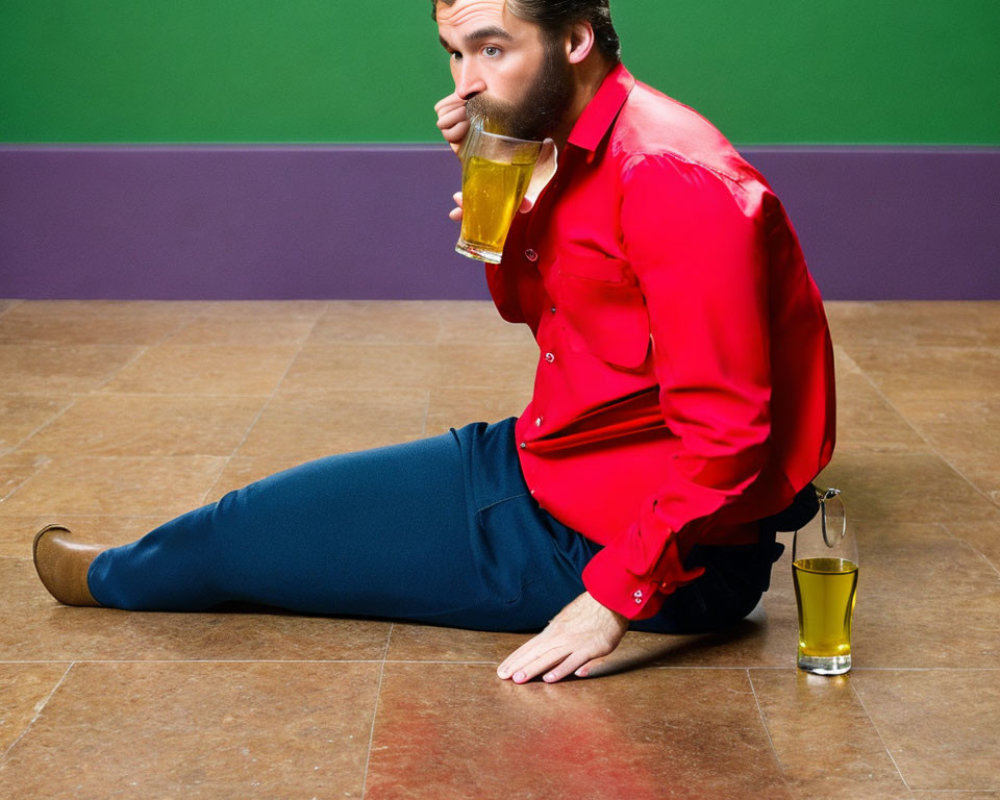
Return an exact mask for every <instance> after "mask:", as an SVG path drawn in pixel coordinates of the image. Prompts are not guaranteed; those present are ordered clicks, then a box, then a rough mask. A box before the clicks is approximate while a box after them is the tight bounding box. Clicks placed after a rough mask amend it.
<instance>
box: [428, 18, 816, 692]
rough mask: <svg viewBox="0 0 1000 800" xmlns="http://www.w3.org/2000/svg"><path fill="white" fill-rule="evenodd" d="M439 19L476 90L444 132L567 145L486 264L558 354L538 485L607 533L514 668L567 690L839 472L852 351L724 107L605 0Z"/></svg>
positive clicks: (532, 416)
mask: <svg viewBox="0 0 1000 800" xmlns="http://www.w3.org/2000/svg"><path fill="white" fill-rule="evenodd" d="M434 10H435V17H436V19H437V22H438V28H439V31H440V36H441V42H442V44H443V45H444V47H445V49H446V50H447V51H448V52H449V54H450V55H451V65H452V76H453V78H454V81H455V93H454V94H452V95H449V96H448V97H446V98H445V99H444V100H442V101H441V102H439V103H438V105H437V107H436V110H437V112H438V116H439V118H438V125H439V127H440V128H441V130H442V131H443V133H444V136H445V138H446V139H447V140H448V141H449V142H451V143H452V144H453V145H455V144H457V143H458V142H460V141H461V139H462V138H463V137H464V136H465V134H466V132H467V130H468V126H469V117H470V115H479V116H481V117H483V118H485V119H488V120H489V123H490V124H492V125H494V126H496V127H500V128H501V129H502V131H503V132H507V133H509V134H511V135H514V136H521V137H526V138H530V137H534V138H541V137H542V136H551V137H552V138H553V139H554V140H555V141H556V143H557V147H558V149H559V151H560V161H561V165H560V168H559V172H558V175H557V177H556V181H555V185H552V186H549V187H547V189H546V191H545V193H544V194H543V196H542V197H541V198H540V202H539V205H538V207H537V208H535V209H534V210H533V211H531V212H530V213H529V214H528V215H527V216H526V217H525V218H523V219H521V220H518V221H517V223H516V224H515V226H514V229H513V230H512V232H511V235H510V239H509V240H508V244H507V247H506V248H505V253H504V261H503V263H502V264H501V265H499V266H498V267H491V266H487V277H488V280H489V283H490V289H491V291H492V293H493V297H494V299H495V300H496V303H497V306H498V308H499V310H500V313H501V314H502V315H503V316H504V318H506V319H508V320H510V321H512V322H527V323H528V324H529V325H531V327H532V330H533V331H534V332H535V335H536V338H537V340H538V342H539V345H540V349H541V352H542V354H543V355H542V360H541V362H540V364H539V370H538V377H537V381H536V390H535V395H534V399H533V401H532V404H531V405H530V406H529V407H528V409H527V410H526V411H525V413H524V415H523V416H522V417H521V419H520V421H519V425H518V429H517V432H518V437H519V444H520V448H521V463H522V468H523V469H524V473H525V476H526V478H527V481H528V485H529V486H531V487H532V492H533V494H534V496H535V498H536V500H537V501H538V502H539V503H540V505H542V506H543V507H545V508H547V509H548V510H550V511H551V512H552V514H553V515H554V516H556V517H557V518H558V519H560V520H561V521H563V522H565V523H567V524H569V525H570V526H571V527H573V528H574V529H576V530H579V531H582V532H584V533H585V534H587V535H588V536H589V537H591V538H593V539H595V540H597V541H598V542H600V543H602V544H605V545H606V546H605V547H604V549H603V550H602V551H601V552H600V553H599V554H598V555H596V556H595V557H594V558H593V560H592V561H591V562H590V563H589V564H588V566H587V569H586V571H585V573H584V577H585V583H586V586H587V588H588V592H586V593H584V594H582V595H581V596H580V597H579V598H577V600H575V601H574V602H573V603H572V604H571V605H570V606H568V607H567V608H566V610H565V611H564V612H563V613H562V614H561V615H560V616H558V617H557V618H556V619H555V620H553V623H552V625H550V626H549V628H547V629H546V630H545V631H544V632H543V633H542V634H541V635H540V636H539V637H537V638H536V639H534V640H532V641H530V642H528V643H527V644H526V645H525V646H524V647H523V648H521V649H520V650H518V651H517V652H516V653H515V654H513V655H512V656H511V657H510V658H509V659H507V660H506V661H505V662H504V663H503V664H502V665H501V667H500V670H499V672H500V675H501V677H507V676H510V675H517V676H518V677H519V678H520V677H522V676H533V675H535V674H537V673H539V672H540V671H541V672H545V671H548V675H547V677H549V676H551V678H552V679H555V680H558V679H559V678H561V677H564V676H565V675H566V674H569V673H571V672H574V671H577V670H581V669H582V670H583V671H584V672H585V671H586V667H585V665H586V663H587V661H588V660H589V659H590V658H591V657H593V656H594V655H595V653H596V655H601V654H602V653H601V652H599V651H601V650H607V651H610V649H613V648H614V646H615V645H616V644H617V643H618V641H619V639H620V637H621V635H622V634H623V633H624V630H625V629H626V627H627V620H628V619H629V618H642V617H644V616H649V615H651V613H652V610H653V609H655V608H656V607H658V598H657V595H661V596H662V594H663V593H664V592H669V591H670V590H673V589H675V588H676V587H678V586H679V585H681V584H682V583H684V582H686V581H690V580H692V579H693V578H695V577H696V571H694V570H692V571H688V570H686V569H685V568H684V565H683V560H682V558H681V556H682V554H686V553H687V552H688V551H689V549H690V547H691V546H692V545H693V544H695V543H703V544H704V543H709V542H720V543H722V542H725V543H733V544H739V543H745V542H747V541H752V540H753V538H754V537H755V533H756V532H753V533H751V532H750V531H748V530H746V523H751V522H753V521H754V520H758V519H761V518H763V517H766V516H768V515H769V514H774V513H775V512H777V511H779V510H780V509H781V508H783V507H784V506H785V505H787V504H788V503H789V502H790V501H791V500H792V497H793V495H794V494H795V493H796V492H797V491H798V490H799V489H802V488H803V487H804V486H805V485H807V484H808V482H809V481H810V480H811V479H812V478H813V477H814V476H815V474H816V473H817V472H818V471H819V470H820V469H821V468H822V466H824V465H825V463H826V462H827V461H828V460H829V457H830V455H831V453H832V446H833V438H834V425H833V421H834V416H833V378H832V374H833V373H832V357H831V351H830V344H829V339H828V334H827V331H826V324H825V319H824V316H823V312H822V308H821V305H820V301H819V297H818V294H817V292H816V290H815V287H814V286H813V285H812V282H811V281H810V280H809V278H808V276H807V274H806V271H805V266H804V263H803V261H802V257H801V254H800V253H799V250H798V247H797V243H796V241H795V237H794V234H792V232H791V230H790V228H789V227H788V225H787V223H786V220H785V218H784V214H783V212H782V210H781V208H780V206H779V205H778V203H777V201H776V200H775V198H774V197H773V196H772V195H771V194H770V192H769V191H768V188H767V187H766V185H765V184H764V182H763V180H762V179H761V178H760V177H759V176H758V175H757V174H756V173H755V172H754V171H753V170H752V169H751V168H750V167H749V166H747V165H746V164H745V163H743V162H742V160H741V159H740V158H739V156H738V155H737V154H736V153H735V152H734V151H733V150H732V149H731V147H730V146H729V145H728V143H727V142H725V140H724V139H723V138H722V137H721V135H720V134H718V133H717V132H716V131H715V130H714V129H712V128H711V127H710V126H709V125H708V124H707V123H706V122H705V121H704V120H702V119H700V118H698V117H697V116H696V115H695V114H694V113H693V112H691V111H689V110H688V109H686V108H683V107H681V106H680V105H678V104H677V103H675V102H673V101H670V100H669V99H667V98H665V97H663V96H660V95H658V94H657V93H655V92H653V91H652V90H650V89H649V88H648V87H645V86H642V85H637V84H636V83H635V81H634V79H633V78H632V77H631V75H629V73H628V72H627V71H626V70H625V69H624V67H623V66H622V65H621V64H620V63H619V61H618V40H617V36H616V34H615V32H614V28H613V26H612V25H611V20H610V14H609V9H608V3H607V2H599V1H593V2H586V1H585V0H583V1H581V2H575V3H566V2H563V3H554V2H546V1H545V0H508V1H507V2H504V0H457V2H456V1H455V0H452V1H451V2H449V0H437V1H436V2H435V3H434ZM459 215H460V211H456V212H453V217H454V218H458V217H459ZM789 373H791V374H789ZM772 391H773V393H772ZM661 413H662V418H661V416H660V415H661ZM615 441H617V445H616V444H611V442H615ZM623 465H627V466H624V467H623ZM625 498H629V499H628V501H625ZM588 501H590V502H588ZM741 528H742V529H743V530H740V529H741Z"/></svg>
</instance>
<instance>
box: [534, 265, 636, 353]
mask: <svg viewBox="0 0 1000 800" xmlns="http://www.w3.org/2000/svg"><path fill="white" fill-rule="evenodd" d="M554 266H555V269H554V270H553V271H552V273H551V275H550V284H551V285H550V286H549V293H550V295H551V297H552V298H553V299H554V300H555V303H556V308H557V310H558V311H560V312H561V313H562V315H563V319H564V320H565V322H566V324H567V325H568V326H569V328H570V332H571V334H572V341H573V346H574V347H575V348H576V349H582V350H586V351H587V352H589V353H591V354H593V355H595V356H597V357H598V358H600V359H602V360H603V361H606V362H608V363H609V364H613V365H615V366H618V367H624V368H626V369H629V370H635V369H638V368H639V367H641V366H642V365H643V364H644V363H645V361H646V357H647V355H648V354H649V317H648V315H647V313H646V302H645V300H644V299H643V296H642V293H641V292H640V291H639V285H638V283H637V281H636V279H635V276H634V275H633V274H632V272H631V270H629V269H628V266H627V264H626V262H625V261H624V260H622V259H616V258H606V257H595V256H587V257H578V256H574V257H569V256H564V257H560V258H558V259H557V260H556V263H555V265H554Z"/></svg>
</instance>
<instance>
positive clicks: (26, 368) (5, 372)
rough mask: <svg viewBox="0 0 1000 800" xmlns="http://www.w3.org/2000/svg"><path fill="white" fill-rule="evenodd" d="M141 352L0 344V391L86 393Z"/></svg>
mask: <svg viewBox="0 0 1000 800" xmlns="http://www.w3.org/2000/svg"><path fill="white" fill-rule="evenodd" d="M141 352H142V348H140V347H128V346H117V345H72V346H69V345H68V346H59V347H56V346H49V345H9V344H0V393H6V394H34V395H42V396H44V397H50V398H54V399H61V398H63V397H64V396H65V395H67V394H72V393H76V392H90V391H93V390H94V389H97V388H99V387H101V386H103V385H104V384H105V383H107V382H108V381H109V380H110V379H111V378H112V377H114V375H115V373H116V372H118V371H119V370H120V369H122V368H123V367H124V366H125V365H126V364H128V363H129V362H130V361H132V360H133V359H134V358H136V357H137V356H138V355H139V354H140V353H141Z"/></svg>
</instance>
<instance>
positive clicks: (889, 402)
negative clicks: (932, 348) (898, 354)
mask: <svg viewBox="0 0 1000 800" xmlns="http://www.w3.org/2000/svg"><path fill="white" fill-rule="evenodd" d="M953 349H958V350H975V349H995V348H968V347H962V348H953ZM841 350H843V352H844V355H846V356H847V357H848V358H849V359H850V360H851V363H852V364H853V365H854V366H855V367H856V368H857V370H858V372H860V373H861V375H862V377H863V378H864V379H865V380H866V381H868V384H869V385H870V386H871V387H872V389H874V390H875V393H876V394H877V395H878V396H879V397H880V398H881V399H882V400H883V401H885V403H886V405H888V406H889V408H891V409H892V410H893V411H894V412H895V413H896V414H897V415H899V418H900V419H902V420H903V422H904V423H905V424H906V426H907V427H908V428H909V429H910V430H911V431H913V433H914V434H916V436H917V437H918V438H919V439H920V440H921V441H922V442H924V443H925V444H926V445H927V447H928V448H930V451H931V453H933V454H934V455H935V456H937V457H938V458H940V459H941V461H943V462H944V463H945V464H947V466H948V469H950V470H951V471H952V472H954V473H955V474H956V475H958V477H959V478H961V479H962V480H963V481H964V482H965V483H967V484H968V485H969V486H970V487H971V488H972V490H973V491H974V492H976V494H978V495H980V496H981V497H982V498H983V499H984V500H986V502H987V503H989V504H990V505H991V506H994V507H996V505H997V503H996V501H994V500H993V498H992V497H990V496H989V495H988V494H987V493H986V492H984V491H983V490H982V489H980V488H979V487H978V486H976V484H975V483H973V482H972V481H970V480H969V479H968V478H967V477H966V476H965V473H963V472H962V471H961V470H960V469H958V467H956V466H955V465H954V464H952V463H951V461H950V460H949V459H948V458H947V457H946V456H945V455H944V454H943V453H941V451H940V450H938V448H937V447H936V446H935V445H934V443H933V442H932V441H931V440H930V439H928V438H927V437H926V436H924V434H923V433H922V432H921V431H920V429H919V428H917V427H916V426H915V425H914V424H913V422H912V421H911V420H910V418H909V417H908V416H906V414H904V413H903V412H902V411H900V409H898V408H897V407H896V404H895V403H893V402H892V400H891V399H890V398H889V396H888V395H887V394H886V393H885V392H883V391H882V387H881V386H879V385H878V384H877V383H876V382H875V380H874V379H873V378H872V376H871V375H869V374H868V372H867V370H864V369H862V368H861V367H860V366H859V365H858V362H857V361H855V360H854V357H853V356H852V355H851V354H850V353H849V352H847V349H846V348H845V347H844V346H843V345H841ZM904 455H905V454H904ZM913 455H918V454H913Z"/></svg>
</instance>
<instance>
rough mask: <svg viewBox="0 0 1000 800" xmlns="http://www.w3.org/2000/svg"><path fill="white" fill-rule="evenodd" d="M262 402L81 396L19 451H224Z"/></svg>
mask: <svg viewBox="0 0 1000 800" xmlns="http://www.w3.org/2000/svg"><path fill="white" fill-rule="evenodd" d="M263 406H264V398H259V397H175V396H139V395H92V396H88V397H81V398H79V399H78V400H77V401H76V403H75V404H74V405H73V407H72V408H70V409H69V410H68V411H67V412H66V413H64V414H63V415H62V416H61V417H59V419H57V420H56V421H55V422H53V423H52V424H50V425H49V426H48V427H46V428H45V429H44V430H41V431H39V432H38V433H36V434H35V435H34V436H33V437H31V438H30V439H28V440H27V441H26V442H24V443H23V444H22V445H21V448H20V451H21V452H23V453H43V454H46V455H50V456H53V457H55V456H58V455H60V454H72V455H102V456H181V455H216V456H229V455H230V454H231V453H232V452H233V450H235V449H236V447H238V446H239V444H240V442H242V441H243V438H244V437H245V436H246V435H247V432H248V431H249V430H250V428H251V426H252V425H253V423H254V421H255V420H256V418H257V415H258V414H259V413H260V411H261V409H262V408H263Z"/></svg>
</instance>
